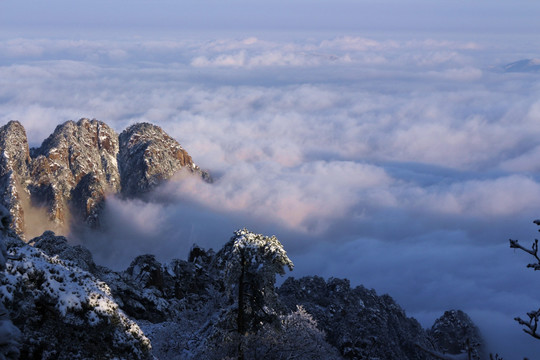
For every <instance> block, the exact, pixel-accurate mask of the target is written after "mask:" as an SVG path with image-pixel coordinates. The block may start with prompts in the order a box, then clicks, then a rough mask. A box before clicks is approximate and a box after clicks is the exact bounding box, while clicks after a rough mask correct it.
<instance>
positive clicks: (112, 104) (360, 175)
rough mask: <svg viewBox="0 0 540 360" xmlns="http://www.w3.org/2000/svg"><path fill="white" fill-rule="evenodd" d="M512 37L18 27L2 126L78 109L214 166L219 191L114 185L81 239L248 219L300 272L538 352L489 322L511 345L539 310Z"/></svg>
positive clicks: (105, 251) (530, 78)
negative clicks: (37, 32)
mask: <svg viewBox="0 0 540 360" xmlns="http://www.w3.org/2000/svg"><path fill="white" fill-rule="evenodd" d="M518 40H519V39H518ZM521 43H523V42H522V41H516V44H521ZM494 44H495V45H494ZM505 46H506V47H505ZM505 46H502V45H501V44H500V43H497V42H496V41H488V40H486V41H485V42H482V41H480V40H478V39H474V40H472V39H434V38H427V39H418V38H412V39H410V38H407V39H404V38H390V39H388V38H383V39H381V38H376V37H373V38H369V37H364V36H353V35H344V36H319V37H310V38H309V39H307V40H294V39H289V38H287V39H283V37H281V38H280V37H279V36H275V37H270V36H268V37H265V36H257V37H254V36H249V35H248V36H241V37H239V38H223V37H214V38H212V39H207V38H195V37H194V38H189V39H185V38H183V39H181V40H178V39H171V38H167V39H163V40H161V39H157V40H156V39H155V38H154V39H144V38H138V39H133V38H131V39H130V38H127V39H123V40H106V41H101V40H84V41H82V40H81V41H78V40H77V41H74V40H65V39H57V40H54V39H25V38H19V39H4V40H0V78H1V79H2V81H3V84H5V85H4V86H1V87H0V120H1V122H2V123H6V122H7V121H9V120H12V119H16V120H20V121H21V122H22V123H23V124H24V125H25V127H26V129H27V132H28V136H29V139H30V142H31V144H32V145H34V146H36V145H39V143H40V142H41V141H42V140H43V139H44V138H45V137H46V136H48V135H49V134H50V133H51V132H52V131H53V129H54V127H55V126H56V125H58V124H59V123H61V122H64V121H66V120H69V119H78V118H80V117H91V118H97V119H99V120H102V121H105V122H107V123H108V124H110V125H111V126H112V127H113V128H115V129H116V130H117V131H121V130H122V129H124V128H125V127H126V126H127V125H129V124H131V123H134V122H139V121H149V122H153V123H156V124H158V125H160V126H162V127H163V128H164V129H165V130H166V131H167V132H169V133H170V134H171V135H173V136H174V137H175V138H176V139H178V140H179V141H180V143H181V144H182V145H183V146H184V147H185V148H186V149H187V150H188V152H189V153H190V154H191V155H192V157H193V158H194V160H195V161H196V162H197V163H198V164H199V165H201V166H202V167H203V168H207V169H209V170H210V172H211V173H212V174H213V176H214V177H215V183H214V184H212V185H209V184H204V183H201V182H197V181H193V179H190V178H189V177H187V178H181V179H175V180H174V181H172V182H170V183H168V184H166V185H164V186H163V187H162V188H160V189H159V190H158V192H157V193H156V198H155V199H154V200H153V201H151V202H142V201H125V200H120V199H116V198H110V199H109V200H108V205H107V209H106V212H107V214H108V217H107V220H106V224H105V232H104V233H102V234H96V233H91V234H86V235H80V234H79V235H80V238H79V240H80V241H85V242H86V244H87V245H88V246H89V247H90V248H92V250H93V251H94V252H95V254H96V257H97V258H98V259H99V260H100V261H101V262H103V263H107V264H109V265H111V264H112V265H113V266H116V267H125V266H127V264H128V263H129V261H130V258H132V257H133V256H135V255H137V254H139V253H141V252H154V253H156V254H157V255H158V256H159V257H160V259H161V260H166V259H168V258H170V257H171V256H178V257H183V256H185V255H186V253H187V251H188V249H189V247H190V246H191V244H192V243H193V242H197V243H200V244H201V245H203V246H212V247H214V248H217V247H220V246H221V245H223V244H224V243H225V241H226V240H227V238H228V236H230V235H231V234H232V231H233V230H235V228H238V227H242V226H248V227H252V228H253V230H255V231H259V232H264V233H268V234H272V233H274V234H276V235H278V237H279V238H280V239H281V240H282V241H283V242H284V243H285V246H286V248H287V250H288V251H289V253H290V255H291V257H292V259H293V261H295V263H296V265H297V266H296V269H295V273H293V275H295V276H301V275H307V274H319V275H323V276H346V277H349V278H351V280H352V282H353V283H354V284H360V283H363V284H365V285H367V286H369V287H374V288H375V289H377V290H378V291H379V292H388V293H390V295H392V296H394V297H395V298H396V299H397V300H398V302H399V303H401V304H403V305H404V306H405V308H406V309H407V310H408V311H409V313H413V314H417V315H418V316H419V317H420V318H422V317H423V318H424V319H426V320H425V322H424V324H425V325H427V321H428V320H429V321H431V320H433V318H434V317H435V316H438V315H440V314H442V312H443V311H444V310H445V309H447V308H450V307H460V308H462V309H464V310H465V311H469V312H471V315H473V317H475V319H478V321H479V323H480V325H481V326H482V327H483V329H484V330H485V333H486V335H487V336H488V337H489V339H490V341H491V342H492V343H493V344H494V345H493V346H494V351H498V352H499V353H502V355H504V356H505V357H508V358H518V357H519V356H521V357H523V356H529V357H531V358H534V354H533V353H531V352H529V353H518V350H522V349H518V350H516V349H512V348H511V346H510V345H509V344H506V343H505V345H504V346H502V345H501V344H503V342H502V340H501V341H498V339H499V338H502V336H500V337H498V336H496V334H494V333H493V331H491V330H489V326H492V325H493V324H494V323H496V324H498V325H500V326H501V328H504V330H501V331H502V332H504V334H507V335H508V337H506V338H507V339H516V338H517V337H519V336H520V335H521V333H520V329H519V326H518V325H517V324H514V326H512V325H511V324H512V321H511V319H512V318H513V317H514V316H518V315H523V314H524V313H525V312H526V311H529V310H531V309H532V308H534V306H535V304H536V306H538V304H537V303H536V301H537V298H535V293H534V290H533V289H531V288H530V286H529V285H528V284H529V283H531V282H534V281H536V280H537V276H535V274H533V273H532V272H527V269H525V267H524V265H525V264H526V263H527V259H526V257H522V256H519V255H517V254H513V253H512V251H511V250H510V249H509V248H508V247H507V239H508V238H509V237H512V238H519V239H523V240H524V241H528V240H529V239H531V238H532V236H533V234H534V230H535V229H534V228H533V225H531V221H532V220H533V219H535V218H537V217H539V215H540V202H539V201H538V199H539V198H540V177H539V169H540V166H539V165H538V164H539V162H538V161H537V158H538V156H537V155H539V154H540V150H539V149H540V121H539V119H540V102H539V101H538V98H539V94H540V85H539V84H540V83H539V82H538V79H537V75H536V74H527V75H526V76H525V75H523V74H507V73H503V72H501V71H498V70H497V69H498V66H499V65H502V64H504V63H507V62H511V61H514V60H519V58H515V56H516V55H515V54H526V53H527V51H528V50H524V49H523V48H519V47H516V48H513V47H512V46H513V43H512V44H510V45H505ZM516 46H517V45H516ZM508 319H510V320H509V323H508ZM509 324H510V325H509ZM510 334H511V335H510ZM523 336H524V335H523ZM497 346H499V348H498V347H497ZM531 349H533V347H532V346H531V345H530V344H529V345H527V344H525V345H524V348H523V351H532V350H531ZM505 354H507V355H505Z"/></svg>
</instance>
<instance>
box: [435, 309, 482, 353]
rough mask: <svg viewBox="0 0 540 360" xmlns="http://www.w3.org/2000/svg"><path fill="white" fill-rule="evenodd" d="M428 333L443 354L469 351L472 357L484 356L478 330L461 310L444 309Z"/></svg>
mask: <svg viewBox="0 0 540 360" xmlns="http://www.w3.org/2000/svg"><path fill="white" fill-rule="evenodd" d="M428 333H429V335H430V336H431V338H432V339H433V342H434V343H435V344H436V346H437V347H438V348H439V349H440V350H441V351H442V352H443V353H444V354H452V355H459V354H463V353H468V352H469V351H470V352H471V358H472V359H483V358H484V357H485V356H486V354H485V351H484V349H483V346H482V344H483V343H484V341H483V340H482V336H481V335H480V330H479V329H478V327H476V325H475V324H474V323H473V321H472V320H471V318H470V317H469V316H468V315H467V314H465V313H464V312H463V311H461V310H449V311H445V312H444V314H443V316H441V317H440V318H438V319H437V320H435V323H434V324H433V326H432V327H431V329H430V330H428Z"/></svg>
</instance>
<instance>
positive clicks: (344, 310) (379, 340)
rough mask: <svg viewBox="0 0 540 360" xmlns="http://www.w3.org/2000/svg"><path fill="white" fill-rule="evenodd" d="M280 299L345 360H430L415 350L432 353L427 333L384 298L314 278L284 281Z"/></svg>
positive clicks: (360, 288) (342, 281)
mask: <svg viewBox="0 0 540 360" xmlns="http://www.w3.org/2000/svg"><path fill="white" fill-rule="evenodd" d="M278 294H279V296H280V300H281V302H282V304H283V305H284V306H285V307H286V308H288V309H289V310H291V311H292V310H293V309H294V308H295V307H296V306H297V305H301V306H302V307H303V308H304V309H305V310H306V311H307V312H308V313H309V314H311V315H312V316H313V318H314V319H315V320H316V321H317V323H318V325H319V327H320V328H321V329H322V330H323V331H325V332H326V334H327V340H328V342H329V343H330V344H332V345H333V346H335V347H336V348H337V349H338V350H339V352H340V353H341V356H343V357H344V358H346V359H387V360H392V359H395V360H401V359H411V360H412V359H418V360H420V359H430V357H429V356H428V354H427V353H425V352H424V351H422V350H420V349H419V348H418V347H417V344H419V345H422V346H423V347H425V348H427V349H432V350H433V347H432V345H431V344H430V342H429V338H428V336H427V334H426V332H425V331H424V329H422V327H421V326H420V324H419V323H418V322H417V321H416V320H415V319H413V318H408V317H407V316H406V314H405V311H403V309H402V308H401V307H400V306H399V305H397V304H396V303H395V302H394V300H393V299H392V298H391V297H390V296H388V295H382V296H378V295H377V294H376V293H375V291H374V290H368V289H366V288H364V287H363V286H358V287H356V288H351V287H350V283H349V280H346V279H335V278H331V279H329V280H328V281H325V280H324V279H323V278H321V277H318V276H309V277H304V278H301V279H298V280H296V279H294V278H288V279H287V280H285V282H284V283H283V284H282V285H281V287H280V288H279V290H278Z"/></svg>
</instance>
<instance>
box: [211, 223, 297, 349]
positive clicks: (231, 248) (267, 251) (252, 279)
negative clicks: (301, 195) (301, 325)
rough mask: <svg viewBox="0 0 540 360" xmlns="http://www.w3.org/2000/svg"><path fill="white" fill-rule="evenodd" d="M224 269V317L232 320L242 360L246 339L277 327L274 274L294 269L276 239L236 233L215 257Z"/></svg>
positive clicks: (250, 233)
mask: <svg viewBox="0 0 540 360" xmlns="http://www.w3.org/2000/svg"><path fill="white" fill-rule="evenodd" d="M216 260H217V267H218V268H221V269H223V271H224V274H223V275H224V280H225V286H226V287H227V294H228V300H229V304H230V307H229V310H228V314H227V317H228V318H229V319H230V320H232V318H234V323H235V325H236V326H235V329H234V330H235V331H236V333H237V336H235V337H236V338H237V339H238V340H237V341H238V344H237V345H238V346H237V349H238V358H239V359H243V358H244V349H243V343H244V341H245V337H246V336H247V335H249V334H253V333H256V332H257V330H259V329H260V328H262V327H263V326H264V325H265V324H275V325H276V326H277V327H279V326H280V325H279V316H278V313H277V311H276V308H277V294H276V289H275V283H276V274H279V275H284V274H285V268H288V269H289V270H292V269H293V266H294V265H293V263H292V261H291V260H290V259H289V257H288V256H287V252H286V251H285V249H284V248H283V246H282V244H281V243H280V242H279V240H278V239H277V238H276V237H275V236H271V237H268V236H264V235H261V234H255V233H253V232H251V231H249V230H247V229H241V230H237V231H235V233H234V236H233V237H232V238H231V239H230V240H229V242H227V243H226V244H225V246H224V247H223V248H222V249H221V250H220V251H219V252H218V254H217V256H216Z"/></svg>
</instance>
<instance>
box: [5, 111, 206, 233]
mask: <svg viewBox="0 0 540 360" xmlns="http://www.w3.org/2000/svg"><path fill="white" fill-rule="evenodd" d="M182 169H184V170H186V171H188V172H190V173H192V174H194V175H195V176H199V177H200V178H202V179H204V180H206V181H210V176H209V175H208V173H207V172H205V171H203V170H201V169H200V168H199V167H198V166H197V165H196V164H195V163H194V162H193V160H192V158H191V156H190V155H189V154H188V153H187V152H186V151H185V150H184V149H183V148H182V146H180V144H179V143H178V142H177V141H176V140H175V139H173V138H172V137H171V136H169V135H168V134H167V133H165V132H164V131H163V130H162V129H161V128H160V127H159V126H156V125H152V124H148V123H139V124H135V125H132V126H130V127H129V128H127V129H126V130H124V131H123V132H122V133H121V134H120V135H118V134H117V133H116V132H115V131H114V130H113V129H112V128H110V127H109V126H108V125H107V124H105V123H104V122H101V121H98V120H95V119H94V120H89V119H81V120H79V121H77V122H74V121H67V122H65V123H64V124H61V125H58V126H57V127H56V129H55V130H54V132H53V133H52V134H51V135H50V136H49V137H48V138H47V139H46V140H45V141H43V143H42V145H41V146H40V147H39V148H33V149H29V146H28V140H27V137H26V132H25V130H24V127H23V126H22V125H21V124H20V123H19V122H18V121H10V122H9V123H8V124H6V125H4V126H3V127H1V128H0V203H1V204H3V205H4V206H6V208H8V210H9V212H10V213H11V215H12V218H13V219H14V220H13V221H12V224H11V228H12V229H13V230H14V231H15V232H17V233H18V234H23V233H25V232H26V231H27V230H28V229H29V227H30V223H31V222H34V219H40V218H41V220H43V219H42V218H43V217H44V218H45V219H47V220H49V221H51V222H52V223H53V224H54V225H55V226H56V227H57V228H62V226H66V225H69V223H70V221H71V220H73V219H75V220H83V221H84V222H86V223H87V224H89V225H90V226H97V225H99V214H100V212H101V209H102V208H103V204H104V201H105V197H106V195H107V194H120V195H121V196H124V197H135V196H140V195H141V194H144V193H147V192H148V191H150V190H152V189H153V188H155V187H156V186H157V185H159V184H160V183H162V182H164V181H166V180H168V179H170V178H171V177H172V176H173V175H174V174H175V173H177V172H178V171H180V170H182ZM35 222H39V221H35ZM41 222H43V221H41ZM34 225H35V224H32V226H31V227H35V226H34ZM49 226H50V224H49ZM35 230H36V231H40V230H41V231H42V230H44V229H35Z"/></svg>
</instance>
